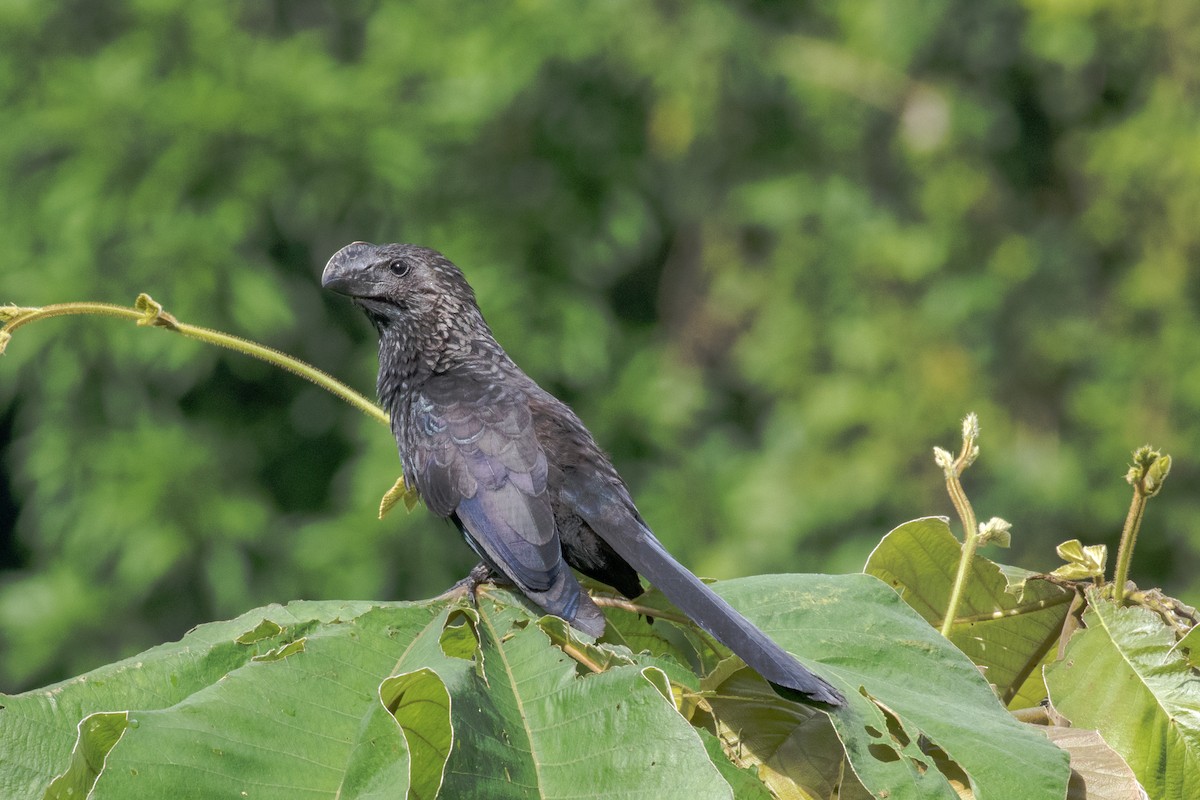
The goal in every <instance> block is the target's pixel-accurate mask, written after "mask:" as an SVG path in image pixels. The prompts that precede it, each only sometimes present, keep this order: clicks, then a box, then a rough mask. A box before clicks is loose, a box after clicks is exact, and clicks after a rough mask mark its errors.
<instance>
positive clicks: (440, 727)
mask: <svg viewBox="0 0 1200 800" xmlns="http://www.w3.org/2000/svg"><path fill="white" fill-rule="evenodd" d="M380 697H381V699H382V700H383V704H384V706H386V707H387V709H388V710H389V711H391V712H392V714H393V715H394V716H395V718H396V721H397V722H399V723H400V727H401V729H402V730H403V731H404V738H405V740H406V741H407V743H408V751H409V754H410V761H411V767H410V770H411V776H410V785H409V788H408V796H409V798H412V799H413V800H417V799H418V798H422V799H423V798H433V797H436V796H437V793H438V790H439V789H440V788H441V786H442V773H443V770H444V769H445V766H446V760H447V759H448V758H449V757H450V749H451V747H452V745H453V741H454V732H453V729H452V728H451V725H450V693H449V692H448V691H447V690H446V684H445V683H444V682H443V681H442V679H441V678H440V677H438V675H437V673H435V672H434V671H433V670H431V669H428V668H424V669H420V670H417V671H416V672H409V673H406V674H404V675H397V676H396V677H394V678H388V679H387V680H386V681H384V682H383V685H382V686H381V687H380ZM393 785H394V784H393Z"/></svg>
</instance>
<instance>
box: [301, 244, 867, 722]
mask: <svg viewBox="0 0 1200 800" xmlns="http://www.w3.org/2000/svg"><path fill="white" fill-rule="evenodd" d="M322 284H323V285H324V286H325V287H326V288H328V289H332V290H333V291H335V292H338V293H340V294H344V295H348V296H349V297H351V298H352V299H353V300H354V302H355V303H356V304H357V305H359V306H360V307H361V308H362V309H363V310H364V311H365V312H366V314H367V316H368V317H369V318H370V320H371V322H372V323H373V324H374V326H375V328H376V329H377V330H378V332H379V381H378V391H379V400H380V402H381V403H383V406H384V407H385V408H386V409H387V410H388V412H389V414H390V415H391V420H392V432H393V434H395V437H396V443H397V445H398V446H399V449H400V460H401V463H402V465H403V471H404V480H405V482H406V483H408V485H410V486H414V487H416V489H417V491H418V492H419V493H420V495H421V498H422V499H423V500H424V501H425V504H426V505H427V506H428V507H429V509H430V510H431V511H433V512H434V513H435V514H437V515H439V516H442V517H448V518H450V519H451V520H452V521H453V522H454V524H455V525H456V526H457V527H458V529H459V530H460V531H461V532H462V534H463V536H464V537H465V538H466V540H467V543H468V544H470V546H471V547H472V548H473V549H474V550H475V552H476V553H478V554H479V557H480V558H481V559H483V562H484V564H485V565H487V567H489V568H490V569H491V570H492V571H493V572H494V573H496V574H497V575H500V576H503V577H505V578H507V579H508V580H509V581H511V582H512V583H514V584H516V585H517V587H518V588H519V589H520V590H521V591H522V592H524V593H525V595H526V596H528V597H529V598H530V599H531V600H532V601H533V602H534V603H536V604H537V605H539V606H541V607H542V608H543V609H545V610H546V611H548V612H549V613H552V614H556V615H558V616H560V617H562V618H563V619H565V620H567V621H568V622H569V623H570V624H571V625H573V626H574V627H576V628H578V629H579V630H581V631H583V632H585V633H588V634H590V635H592V636H600V635H601V634H602V633H603V632H604V616H603V615H602V614H601V612H600V609H599V608H598V607H597V606H596V604H595V603H594V602H593V601H592V599H591V597H590V596H589V595H588V594H587V592H585V591H583V589H582V588H581V587H580V585H579V582H578V581H577V580H576V578H575V576H574V574H573V573H572V572H571V570H570V569H569V568H568V565H570V566H571V567H574V568H575V569H577V570H579V571H580V572H582V573H583V574H584V575H588V576H590V577H592V578H595V579H597V580H599V581H603V582H604V583H607V584H608V585H610V586H612V587H614V588H615V589H617V590H618V591H620V592H621V593H622V594H624V595H625V596H627V597H636V596H637V595H639V594H641V592H642V585H641V582H640V580H639V578H638V574H639V573H640V574H642V575H644V576H645V577H646V578H647V579H648V580H649V581H650V583H652V584H653V585H654V586H657V587H658V589H659V590H660V591H662V593H663V594H664V595H666V596H667V598H668V599H670V600H671V602H673V603H674V604H675V605H676V606H678V607H679V609H680V610H682V611H683V612H684V613H686V614H687V615H688V616H689V617H691V618H692V619H693V620H694V621H695V622H696V623H697V624H698V625H700V627H702V628H704V629H705V630H706V631H708V632H709V633H710V634H712V635H713V636H714V637H715V638H716V639H717V640H718V641H720V642H721V643H722V644H724V645H725V646H726V647H728V648H729V649H730V650H732V651H733V652H734V653H736V654H738V655H739V656H741V657H742V659H743V660H744V661H745V662H746V663H747V664H749V665H750V666H751V667H752V668H754V669H755V670H757V671H758V672H759V674H761V675H762V676H763V677H764V678H766V679H767V680H768V681H770V682H771V683H773V684H775V685H776V686H778V687H782V688H784V689H790V690H793V691H794V692H798V693H800V694H801V695H802V696H803V697H805V698H807V699H809V700H813V701H817V702H822V703H826V704H828V705H831V706H837V705H840V704H841V703H843V702H844V699H843V698H842V695H841V694H840V693H839V692H838V691H837V690H836V689H834V688H833V687H832V686H830V685H829V684H828V683H826V682H825V681H823V680H822V679H821V678H818V677H817V676H815V675H813V674H812V673H811V672H809V671H808V670H807V669H805V668H804V667H803V666H802V665H801V664H800V663H799V662H797V661H796V659H795V658H794V657H793V656H791V655H790V654H788V653H787V652H786V651H785V650H783V648H781V647H780V646H779V645H777V644H776V643H775V642H773V641H772V640H771V639H770V638H769V637H768V636H767V635H766V634H764V633H763V632H762V631H761V630H759V629H758V628H757V627H756V626H755V625H754V624H753V623H751V622H750V621H749V620H747V619H746V618H745V617H743V616H742V615H741V614H739V613H738V612H737V611H736V610H734V608H733V607H732V606H730V605H729V604H728V603H726V602H725V601H724V600H723V599H721V598H720V597H719V596H717V595H716V594H715V593H714V592H713V591H712V590H711V589H709V588H708V587H707V586H706V585H704V583H702V582H701V581H700V580H699V579H697V578H696V577H695V576H694V575H692V573H691V572H689V571H688V570H687V569H686V568H684V567H683V566H682V565H681V564H680V563H679V562H678V561H676V560H675V559H674V558H673V557H672V556H671V555H670V554H669V553H668V552H667V551H666V550H665V549H664V548H663V546H662V545H661V544H660V543H659V541H658V539H656V538H655V537H654V534H653V533H651V531H650V529H649V527H647V525H646V523H645V521H644V520H643V519H642V517H641V515H640V514H639V513H638V511H637V508H636V507H635V506H634V504H633V500H632V499H631V498H630V495H629V490H628V489H627V488H626V486H625V483H624V482H623V481H622V480H621V477H620V476H619V475H618V474H617V471H616V470H615V469H614V468H613V466H612V464H611V463H610V462H609V460H608V457H607V456H606V455H605V454H604V453H603V452H602V451H601V450H600V448H599V447H598V446H597V445H596V442H595V441H594V440H593V439H592V435H591V434H590V433H589V432H588V430H587V429H586V428H585V427H584V426H583V423H582V422H580V421H579V418H578V417H577V416H575V414H574V412H572V411H571V409H570V408H568V407H567V406H566V405H565V404H563V403H562V402H560V401H559V400H557V399H556V398H555V397H553V396H552V395H550V394H549V393H548V392H546V391H544V390H543V389H542V388H541V387H539V386H538V385H537V384H536V383H534V381H533V379H531V378H530V377H529V376H528V375H526V374H525V373H524V372H522V371H521V369H520V367H518V366H517V365H516V364H515V363H514V362H513V360H512V359H511V358H509V357H508V354H507V353H505V352H504V349H503V348H501V347H500V345H499V344H498V343H497V342H496V340H495V338H493V336H492V332H491V330H490V329H489V328H488V325H487V323H486V322H484V319H483V315H482V314H481V313H480V311H479V306H478V305H477V304H476V302H475V294H474V292H473V291H472V290H471V287H470V286H469V285H468V284H467V281H466V278H464V277H463V274H462V271H461V270H459V268H458V267H456V266H455V265H454V264H452V263H451V262H450V261H449V260H448V259H447V258H445V257H444V256H442V255H441V254H440V253H437V252H435V251H433V250H430V249H428V248H424V247H417V246H415V245H409V244H386V245H379V246H376V245H372V244H367V243H365V242H355V243H354V244H350V245H347V246H346V247H343V248H342V249H341V250H339V251H338V252H337V253H336V254H334V256H333V258H331V259H330V260H329V263H328V264H327V265H326V266H325V272H324V274H323V276H322Z"/></svg>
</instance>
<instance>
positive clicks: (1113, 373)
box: [0, 0, 1200, 691]
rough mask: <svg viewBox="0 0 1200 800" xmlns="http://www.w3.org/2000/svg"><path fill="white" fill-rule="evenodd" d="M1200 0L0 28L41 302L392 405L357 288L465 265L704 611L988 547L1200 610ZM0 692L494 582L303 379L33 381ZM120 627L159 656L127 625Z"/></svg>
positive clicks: (343, 8)
mask: <svg viewBox="0 0 1200 800" xmlns="http://www.w3.org/2000/svg"><path fill="white" fill-rule="evenodd" d="M1198 86H1200V5H1197V4H1195V3H1192V2H1184V1H1183V0H1162V1H1161V2H1148V3H1127V2H1123V1H1119V0H1072V1H1071V2H1050V1H1049V0H1026V1H1025V2H1006V1H1004V0H995V1H994V2H986V3H980V2H974V0H959V1H958V2H950V1H949V0H947V1H945V2H932V3H921V4H916V3H903V4H897V3H892V2H885V1H884V0H858V2H838V3H821V4H800V3H782V2H769V1H768V0H739V1H738V2H724V3H721V2H713V1H712V0H702V1H701V2H692V3H683V2H675V1H672V0H662V1H661V2H652V3H645V2H628V1H625V2H604V3H571V2H542V1H539V0H524V1H523V2H518V3H504V4H476V3H464V2H390V1H389V0H357V1H355V2H342V3H326V2H317V1H316V0H293V1H291V2H288V1H286V0H246V2H232V0H210V2H206V3H187V2H183V0H124V1H119V0H62V1H61V2H56V3H44V2H35V1H34V0H6V2H0V100H2V102H0V243H2V244H0V264H2V266H0V302H15V303H18V304H20V305H44V304H48V303H53V302H59V301H66V300H83V299H91V300H107V301H112V302H119V303H132V301H133V298H134V297H135V296H136V295H137V293H138V292H140V291H146V292H149V293H151V294H152V295H154V297H155V298H156V299H157V300H159V301H160V302H162V303H163V304H164V305H165V307H166V308H167V310H168V311H170V312H172V313H174V314H175V315H177V316H178V317H179V318H180V319H182V320H185V321H188V322H193V323H196V324H201V325H207V326H210V327H217V328H222V329H225V330H228V331H230V332H234V333H239V334H242V335H246V336H250V337H253V338H256V339H259V340H262V341H264V342H266V343H268V344H270V345H272V346H274V347H277V348H280V349H283V350H286V351H289V352H291V353H293V354H295V355H298V356H300V357H302V358H305V359H306V360H308V361H310V362H312V363H314V364H316V365H318V366H320V367H322V368H324V369H326V370H329V371H331V372H333V373H335V374H337V375H338V376H339V377H341V378H343V379H344V380H346V381H348V382H350V383H352V384H354V385H356V386H358V387H360V388H362V389H363V390H364V391H368V392H369V391H370V390H371V387H373V383H374V371H375V360H374V336H373V333H372V332H371V331H370V329H369V327H368V325H367V324H366V322H365V321H364V320H363V319H361V318H360V315H359V314H357V312H355V311H354V310H353V309H352V308H350V307H349V306H348V304H346V303H345V302H344V300H342V299H340V298H337V297H333V296H326V295H325V294H323V293H322V292H321V291H320V288H319V281H318V275H319V271H320V268H321V267H322V265H323V264H324V262H325V260H326V259H327V258H328V256H329V255H330V254H332V253H333V252H334V251H335V250H336V249H337V248H338V247H340V246H341V245H343V244H345V243H347V242H349V241H352V240H354V239H367V240H371V241H392V240H403V241H414V242H419V243H422V244H427V245H430V246H433V247H436V248H438V249H440V250H442V251H444V252H445V253H447V254H448V255H449V256H450V257H451V258H452V259H454V260H455V261H456V262H457V263H459V264H460V265H461V266H462V267H463V268H464V269H465V271H466V272H467V274H468V276H469V278H470V279H471V281H472V282H473V284H474V285H475V287H476V289H477V291H478V294H479V296H480V300H481V304H482V306H483V308H484V312H485V314H486V315H487V316H488V319H489V320H490V321H491V323H492V324H493V327H494V328H495V330H496V333H497V335H498V337H499V338H500V340H501V341H502V342H503V343H504V344H505V345H506V347H507V348H508V350H509V351H510V353H512V354H513V356H514V357H515V358H516V359H517V361H518V362H519V363H521V364H522V365H523V366H524V367H525V369H526V370H527V371H528V372H530V373H531V374H532V375H533V376H534V377H535V378H536V379H538V380H539V381H540V382H542V383H543V384H544V385H545V386H547V388H549V389H551V390H552V391H554V392H556V393H557V394H559V395H560V396H561V397H563V398H564V399H566V400H567V401H569V402H570V403H572V405H573V406H574V407H575V408H576V410H577V411H578V412H579V413H580V415H581V416H582V417H583V419H584V420H585V421H586V422H587V423H588V424H589V425H590V426H591V427H592V429H593V431H594V432H595V433H596V435H597V438H598V439H599V440H600V441H601V442H602V443H603V444H604V445H605V446H606V447H608V448H610V450H611V451H612V453H613V455H614V458H615V460H616V463H617V464H618V466H619V467H620V468H621V470H622V472H623V473H624V475H625V476H626V478H627V479H628V480H629V482H630V483H631V484H632V486H633V489H634V493H635V495H636V496H637V498H638V500H639V504H640V506H641V509H642V511H643V513H644V515H645V516H646V517H647V518H648V520H649V521H650V522H651V524H652V525H653V526H654V528H655V530H656V531H657V532H658V533H659V535H660V536H661V538H662V539H663V540H664V541H665V542H666V543H667V545H668V546H669V547H670V548H671V549H672V550H673V551H675V552H676V553H677V554H678V555H679V556H680V558H681V559H682V560H683V561H685V562H686V563H688V564H689V565H691V566H692V567H694V568H695V569H696V570H697V571H698V572H700V573H702V574H707V575H712V576H715V577H730V576H735V575H742V574H750V573H759V572H775V571H783V572H786V571H815V570H831V571H848V570H855V569H859V568H861V566H862V564H863V562H864V561H865V559H866V556H867V554H868V553H869V551H870V549H871V547H872V546H873V545H874V544H875V542H877V541H878V539H879V538H880V536H881V535H882V534H883V533H885V532H886V531H887V530H888V529H890V528H891V527H892V526H894V525H895V524H898V523H900V522H902V521H904V520H906V519H909V518H912V517H915V516H919V515H923V514H927V513H945V514H949V513H951V507H950V503H949V500H948V499H947V498H946V496H945V494H944V487H943V485H942V480H941V475H940V471H939V470H938V469H937V468H936V467H935V466H934V464H933V461H932V456H931V450H930V448H931V446H932V445H933V444H942V445H943V446H948V447H952V448H953V447H955V446H956V444H957V437H958V424H959V420H960V418H961V417H962V415H963V414H964V413H965V412H967V411H969V410H975V411H978V412H979V414H980V416H981V418H982V421H983V426H984V434H983V440H982V446H983V456H982V458H981V460H980V462H979V464H978V465H977V466H976V467H975V468H973V470H972V473H971V474H970V475H969V476H968V477H967V482H968V485H967V489H968V491H969V492H971V495H972V499H973V501H974V504H975V507H976V509H977V510H978V512H979V513H980V515H981V517H983V518H986V517H989V516H991V515H993V514H998V515H1001V516H1004V517H1006V518H1007V519H1009V520H1010V521H1011V522H1013V524H1014V530H1013V538H1014V549H1015V553H1014V555H1013V556H1012V557H1011V558H1009V557H1006V559H1005V560H1012V561H1016V562H1018V563H1021V564H1022V565H1024V566H1027V567H1031V568H1036V569H1050V568H1052V567H1053V566H1055V561H1054V559H1053V547H1054V545H1055V544H1057V543H1058V542H1060V541H1063V540H1066V539H1070V538H1080V539H1082V540H1083V541H1084V542H1085V543H1095V542H1107V543H1109V544H1110V545H1113V546H1115V541H1116V537H1117V535H1118V534H1119V531H1120V526H1121V521H1122V519H1123V516H1124V513H1125V509H1126V507H1127V505H1128V500H1129V496H1128V487H1126V486H1125V483H1124V481H1123V475H1124V472H1125V465H1126V461H1127V459H1128V457H1129V453H1130V451H1131V450H1132V449H1133V448H1134V447H1136V446H1138V445H1140V444H1143V443H1144V442H1146V441H1149V442H1152V443H1153V444H1155V445H1156V446H1158V447H1161V448H1163V449H1164V450H1167V451H1169V452H1171V453H1172V454H1173V455H1174V456H1175V471H1176V475H1175V476H1174V477H1173V480H1172V483H1171V485H1169V486H1168V487H1167V490H1166V491H1165V492H1164V493H1163V494H1162V496H1161V498H1160V499H1158V500H1156V502H1155V504H1154V506H1153V507H1152V508H1151V510H1150V513H1149V515H1148V517H1147V520H1146V522H1145V524H1144V526H1143V529H1142V536H1141V539H1140V541H1139V544H1138V553H1137V556H1136V559H1135V563H1134V567H1133V571H1132V575H1131V577H1133V578H1134V579H1135V580H1137V581H1139V582H1140V583H1142V584H1143V585H1154V584H1161V585H1165V586H1166V588H1167V589H1168V590H1170V591H1173V592H1175V593H1179V594H1183V595H1184V596H1185V599H1186V597H1187V595H1188V594H1189V593H1191V594H1192V595H1193V599H1194V596H1195V593H1196V592H1197V591H1200V579H1198V578H1197V577H1196V576H1197V574H1198V570H1197V566H1198V561H1200V558H1198V553H1200V495H1197V493H1196V492H1195V491H1194V488H1193V487H1194V486H1195V485H1196V480H1197V477H1198V474H1200V473H1198V471H1197V466H1196V464H1197V459H1196V455H1197V454H1198V453H1200V272H1198V271H1197V269H1196V268H1195V261H1196V258H1197V255H1198V254H1200V225H1197V223H1196V221H1197V219H1200V103H1198V102H1197V98H1198V91H1197V87H1198ZM0 454H2V461H0V647H2V648H3V649H2V651H0V687H2V688H4V689H5V690H10V691H13V690H19V689H21V688H24V687H28V686H30V685H34V684H37V683H41V682H46V681H49V680H52V679H55V678H58V677H62V676H64V675H67V674H71V673H77V672H81V671H83V670H85V669H88V668H91V667H94V666H96V665H97V664H100V663H103V662H105V661H109V660H113V659H115V658H116V657H118V656H121V655H127V654H129V653H132V652H135V651H137V650H139V649H141V648H144V647H146V646H148V645H151V644H153V643H156V642H159V641H163V640H166V639H171V638H175V637H178V636H179V635H180V634H182V633H183V631H184V630H186V629H187V628H188V627H190V626H191V625H194V624H196V623H198V622H201V621H205V620H212V619H219V618H224V617H230V616H233V615H236V614H238V613H240V612H242V611H244V610H246V609H248V608H251V607H254V606H258V605H261V604H263V603H266V602H270V601H286V600H291V599H296V598H312V599H320V598H345V599H354V598H392V597H399V598H408V597H426V596H429V595H432V594H434V593H436V592H438V591H440V590H441V589H443V588H445V587H446V586H447V585H448V584H449V583H450V582H452V581H453V580H454V579H456V578H457V577H460V576H461V575H462V574H463V573H464V572H465V570H466V569H467V568H469V567H470V565H471V563H472V559H471V557H470V552H469V551H468V549H467V548H466V547H464V546H463V545H462V543H461V542H460V541H459V540H458V537H457V535H456V534H455V533H454V532H453V531H452V529H451V528H450V527H449V526H447V525H445V524H443V523H441V522H439V521H437V520H435V519H434V518H432V517H431V516H430V515H428V514H427V513H424V512H423V511H417V512H415V513H413V514H412V515H411V516H409V517H407V518H406V517H405V516H404V515H403V514H399V513H396V514H393V515H391V516H389V518H388V519H387V521H386V522H383V523H380V522H378V521H376V519H375V512H376V508H377V506H378V500H379V497H380V495H382V494H383V492H384V491H386V490H387V488H388V487H389V486H391V484H392V481H393V480H394V478H395V477H396V474H397V472H398V463H397V459H396V455H395V450H394V444H393V443H392V441H391V439H390V437H389V435H388V433H387V431H386V430H384V429H383V428H382V427H381V426H379V425H377V424H376V423H373V422H371V421H369V420H367V419H365V418H362V417H360V416H359V415H357V414H356V413H355V412H353V411H352V410H350V409H349V408H346V407H343V406H341V405H340V404H338V403H337V402H336V401H335V400H333V399H332V398H330V397H327V396H325V395H323V394H322V393H321V392H320V391H319V390H316V389H314V388H312V387H309V386H307V385H305V384H303V383H302V382H300V381H299V380H297V379H294V378H292V377H291V376H289V375H285V374H283V373H279V372H276V371H273V370H271V369H270V368H268V367H266V366H264V365H261V364H258V363H256V362H252V361H250V360H248V359H244V358H239V357H237V356H234V355H228V354H225V353H222V352H217V351H215V350H212V349H206V348H204V347H202V346H200V345H197V344H195V343H191V342H187V341H184V340H182V339H180V338H179V337H175V336H172V335H170V334H167V333H164V332H162V331H153V330H140V329H136V328H134V327H133V326H131V325H127V324H123V323H115V322H110V321H103V320H69V321H61V322H47V323H42V324H39V325H37V326H33V327H30V328H27V329H24V330H22V331H21V332H20V333H19V334H18V335H17V336H16V337H15V338H14V339H13V341H12V343H11V344H10V345H9V348H8V353H7V355H6V356H5V357H4V358H3V359H2V360H0ZM113 620H120V624H116V625H114V624H113V622H112V621H113Z"/></svg>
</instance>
